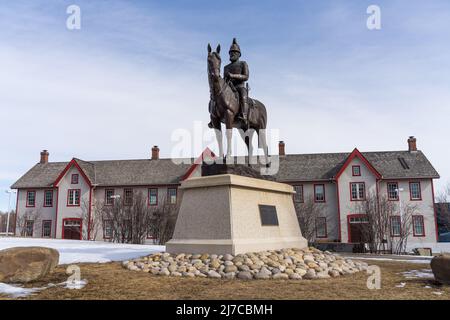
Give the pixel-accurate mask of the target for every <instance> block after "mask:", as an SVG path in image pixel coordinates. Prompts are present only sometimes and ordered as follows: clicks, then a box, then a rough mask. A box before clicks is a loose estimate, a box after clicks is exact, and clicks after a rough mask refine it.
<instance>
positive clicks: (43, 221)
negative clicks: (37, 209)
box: [41, 220, 53, 238]
mask: <svg viewBox="0 0 450 320" xmlns="http://www.w3.org/2000/svg"><path fill="white" fill-rule="evenodd" d="M48 221H50V236H49V237H44V224H45V222H48ZM52 223H53V221H52V220H42V233H41V237H42V238H51V237H52V229H53V228H52Z"/></svg>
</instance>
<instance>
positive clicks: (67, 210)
mask: <svg viewBox="0 0 450 320" xmlns="http://www.w3.org/2000/svg"><path fill="white" fill-rule="evenodd" d="M72 174H78V183H77V184H72V183H71V178H72ZM69 189H79V190H80V204H79V205H78V206H69V205H68V199H67V198H68V191H69ZM90 190H91V188H90V186H89V184H88V181H86V180H85V179H84V178H83V175H82V174H81V172H80V171H79V170H78V169H77V168H76V167H75V166H72V167H71V168H70V169H69V170H68V171H67V172H66V174H65V175H64V177H62V179H61V180H60V182H59V183H58V202H57V203H58V207H57V214H56V219H57V221H56V226H57V227H56V238H58V239H61V238H63V220H64V219H82V230H81V231H82V234H83V239H87V221H88V219H87V217H88V215H89V204H90Z"/></svg>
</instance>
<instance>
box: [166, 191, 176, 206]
mask: <svg viewBox="0 0 450 320" xmlns="http://www.w3.org/2000/svg"><path fill="white" fill-rule="evenodd" d="M167 200H168V201H169V203H170V204H175V203H177V188H168V189H167Z"/></svg>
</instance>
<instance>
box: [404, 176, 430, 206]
mask: <svg viewBox="0 0 450 320" xmlns="http://www.w3.org/2000/svg"><path fill="white" fill-rule="evenodd" d="M412 183H418V184H419V196H420V198H416V199H413V197H412V192H411V184H412ZM409 200H410V201H422V185H421V183H420V181H409ZM433 204H434V202H433Z"/></svg>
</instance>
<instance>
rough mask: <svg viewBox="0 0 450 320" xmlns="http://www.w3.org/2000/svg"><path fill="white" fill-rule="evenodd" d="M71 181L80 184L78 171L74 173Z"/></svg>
mask: <svg viewBox="0 0 450 320" xmlns="http://www.w3.org/2000/svg"><path fill="white" fill-rule="evenodd" d="M70 183H72V184H78V173H74V174H72V177H71V179H70Z"/></svg>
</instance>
